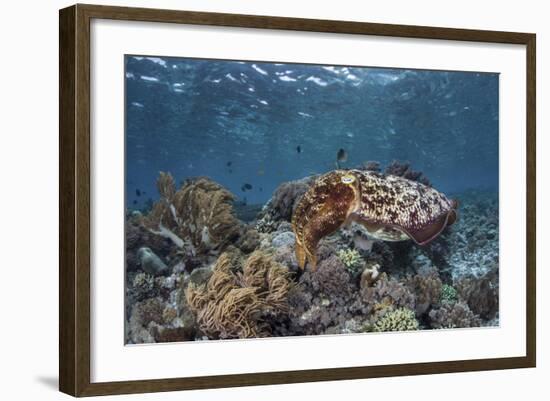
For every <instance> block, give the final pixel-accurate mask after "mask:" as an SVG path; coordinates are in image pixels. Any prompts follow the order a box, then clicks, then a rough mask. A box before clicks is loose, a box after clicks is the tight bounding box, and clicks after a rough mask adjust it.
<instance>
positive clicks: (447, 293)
mask: <svg viewBox="0 0 550 401" xmlns="http://www.w3.org/2000/svg"><path fill="white" fill-rule="evenodd" d="M457 298H458V292H457V291H456V289H455V288H454V287H453V286H451V285H449V284H443V285H442V286H441V299H440V300H441V302H454V301H456V300H457Z"/></svg>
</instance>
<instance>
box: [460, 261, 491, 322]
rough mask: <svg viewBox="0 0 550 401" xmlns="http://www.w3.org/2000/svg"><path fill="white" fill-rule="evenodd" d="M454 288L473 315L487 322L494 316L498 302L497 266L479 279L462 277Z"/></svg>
mask: <svg viewBox="0 0 550 401" xmlns="http://www.w3.org/2000/svg"><path fill="white" fill-rule="evenodd" d="M456 287H457V292H458V295H459V297H460V298H461V299H462V300H464V301H465V302H466V303H467V304H468V306H469V307H470V309H471V310H472V311H473V312H474V313H477V314H478V315H480V316H481V317H483V318H484V319H487V320H490V319H492V318H494V317H495V316H496V314H497V313H498V300H499V291H498V288H499V283H498V265H494V266H493V268H492V269H491V270H489V271H488V272H487V273H486V274H484V275H483V276H481V277H479V278H476V277H473V276H465V277H462V278H461V279H459V280H458V282H457V284H456Z"/></svg>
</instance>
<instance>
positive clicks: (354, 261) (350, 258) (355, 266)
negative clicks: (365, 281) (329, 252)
mask: <svg viewBox="0 0 550 401" xmlns="http://www.w3.org/2000/svg"><path fill="white" fill-rule="evenodd" d="M337 255H338V258H340V260H341V261H342V263H343V264H344V266H346V268H347V269H348V270H350V271H352V272H355V271H357V270H359V268H361V267H362V266H363V264H364V261H363V259H362V258H361V255H360V254H359V252H357V251H356V250H355V249H340V250H339V251H338V254H337Z"/></svg>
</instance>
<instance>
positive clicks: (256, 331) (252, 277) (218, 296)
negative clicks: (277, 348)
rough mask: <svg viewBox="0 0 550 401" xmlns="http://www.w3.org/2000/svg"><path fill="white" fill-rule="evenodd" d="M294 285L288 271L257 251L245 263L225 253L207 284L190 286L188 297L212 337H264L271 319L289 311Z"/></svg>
mask: <svg viewBox="0 0 550 401" xmlns="http://www.w3.org/2000/svg"><path fill="white" fill-rule="evenodd" d="M291 287H292V284H291V281H290V279H289V273H288V270H287V269H286V268H285V267H284V266H283V265H281V264H279V263H277V262H275V261H274V260H273V259H272V258H271V256H269V255H268V254H266V253H264V252H262V251H255V252H254V253H252V254H251V255H250V256H249V257H248V258H247V259H246V260H245V261H244V262H243V260H242V258H241V256H240V255H239V254H237V253H230V252H225V253H223V254H222V255H221V256H220V257H219V258H218V260H217V262H216V265H215V267H214V269H213V273H212V276H211V277H210V279H209V280H208V282H207V283H206V284H205V285H202V286H195V285H190V286H189V287H188V288H187V290H186V294H185V295H186V299H187V302H188V304H189V307H190V309H191V310H192V311H193V312H194V313H195V315H196V318H197V322H198V325H199V328H200V330H201V331H202V332H203V333H205V334H206V335H208V337H210V338H250V337H264V336H267V335H269V334H270V333H271V328H270V325H269V320H270V319H271V318H275V317H277V316H278V315H280V314H284V313H286V312H287V311H288V304H287V294H288V292H289V290H290V289H291Z"/></svg>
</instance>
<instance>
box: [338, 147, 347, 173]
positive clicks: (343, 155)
mask: <svg viewBox="0 0 550 401" xmlns="http://www.w3.org/2000/svg"><path fill="white" fill-rule="evenodd" d="M347 161H348V152H346V151H345V150H344V149H342V148H340V149H338V153H336V168H340V163H345V162H347Z"/></svg>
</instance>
